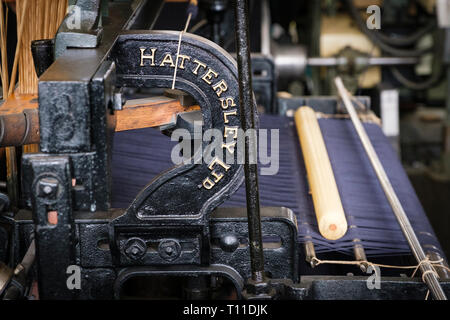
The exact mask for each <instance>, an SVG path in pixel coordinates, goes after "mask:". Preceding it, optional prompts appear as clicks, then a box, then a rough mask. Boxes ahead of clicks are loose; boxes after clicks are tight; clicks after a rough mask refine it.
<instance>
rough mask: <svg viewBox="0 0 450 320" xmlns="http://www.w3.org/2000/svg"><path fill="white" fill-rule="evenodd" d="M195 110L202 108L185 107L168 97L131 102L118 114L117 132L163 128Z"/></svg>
mask: <svg viewBox="0 0 450 320" xmlns="http://www.w3.org/2000/svg"><path fill="white" fill-rule="evenodd" d="M194 110H200V107H199V106H197V105H194V106H190V107H183V106H182V105H181V104H180V102H179V101H178V100H175V99H171V98H166V97H153V98H148V99H136V100H129V101H128V102H127V103H126V104H125V105H124V107H123V109H122V110H119V111H117V112H116V117H117V118H116V131H126V130H134V129H142V128H149V127H157V126H161V125H164V124H168V123H170V122H172V121H174V120H175V116H176V114H178V113H181V112H189V111H194Z"/></svg>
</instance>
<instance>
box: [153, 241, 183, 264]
mask: <svg viewBox="0 0 450 320" xmlns="http://www.w3.org/2000/svg"><path fill="white" fill-rule="evenodd" d="M158 253H159V255H160V257H161V258H163V259H164V260H166V261H173V260H175V259H176V258H178V257H179V256H180V254H181V245H180V243H179V242H178V241H177V240H173V239H165V240H162V241H161V242H160V243H159V246H158Z"/></svg>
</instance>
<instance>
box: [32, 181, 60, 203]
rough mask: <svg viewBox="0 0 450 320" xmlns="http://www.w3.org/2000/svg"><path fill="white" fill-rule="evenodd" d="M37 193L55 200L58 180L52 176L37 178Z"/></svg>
mask: <svg viewBox="0 0 450 320" xmlns="http://www.w3.org/2000/svg"><path fill="white" fill-rule="evenodd" d="M37 187H38V195H39V197H41V198H44V199H46V200H55V199H56V198H57V196H58V191H59V182H58V180H57V179H56V178H53V177H44V178H42V179H40V180H39V182H38V184H37Z"/></svg>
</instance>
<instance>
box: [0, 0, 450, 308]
mask: <svg viewBox="0 0 450 320" xmlns="http://www.w3.org/2000/svg"><path fill="white" fill-rule="evenodd" d="M100 2H101V1H95V0H78V2H77V6H79V7H80V8H82V10H85V11H86V12H89V14H86V15H85V16H83V19H82V23H81V26H80V28H79V29H75V30H73V29H70V28H69V29H68V28H67V27H66V25H65V23H64V21H67V20H69V19H71V13H69V15H68V16H67V17H66V18H65V20H64V21H63V23H62V24H61V27H60V28H59V30H58V32H57V34H56V36H55V39H54V40H52V41H43V42H40V43H35V46H36V48H35V49H34V50H36V56H35V61H34V63H35V64H36V69H37V70H40V71H38V72H39V73H41V74H39V76H40V78H39V95H38V100H37V101H36V99H35V100H32V99H30V100H29V101H27V103H28V104H27V106H28V107H27V109H24V111H23V112H19V113H15V114H14V115H13V116H15V117H17V118H15V119H16V120H15V121H18V122H17V123H21V124H23V126H24V128H25V129H23V131H19V132H21V134H19V136H20V137H17V135H18V134H16V135H14V134H12V133H10V132H13V131H12V130H17V129H15V128H13V127H12V126H8V122H7V121H8V119H12V118H6V116H5V117H4V118H2V117H0V119H1V120H2V122H1V123H0V128H1V129H2V130H3V131H0V132H1V134H0V145H1V146H19V145H23V144H29V143H39V144H40V151H39V152H37V153H27V154H23V155H22V159H21V172H20V173H21V205H19V208H17V210H13V208H10V207H8V203H7V202H8V198H7V197H6V196H4V195H3V194H2V198H1V201H2V202H1V203H0V204H2V206H0V208H1V216H0V244H1V246H0V261H2V264H1V265H0V294H1V295H2V297H3V298H5V299H22V298H25V297H29V296H30V295H31V294H32V287H33V286H35V285H37V288H38V292H39V298H40V299H129V298H149V299H153V298H181V299H184V298H187V299H214V298H220V299H224V298H225V299H235V298H246V299H261V298H264V299H299V300H303V299H425V297H426V296H428V295H429V293H427V292H428V291H430V292H431V295H432V297H433V298H436V299H445V296H446V295H448V294H449V293H450V282H449V281H448V279H449V276H450V272H449V271H448V265H447V260H446V257H445V254H444V253H443V251H442V249H441V246H440V244H439V241H438V240H437V237H436V236H435V234H434V231H433V228H432V227H431V225H430V223H429V221H428V219H427V217H426V214H425V212H424V210H423V209H422V206H421V204H420V202H419V200H418V198H417V195H416V194H415V191H414V189H413V187H412V185H411V183H410V182H409V180H408V177H407V175H406V173H405V171H404V169H403V168H402V165H401V163H400V161H399V159H398V156H397V154H396V152H395V151H394V149H393V148H392V146H391V144H390V141H389V140H388V139H387V137H386V136H385V135H384V134H383V132H382V130H381V127H380V124H379V120H378V118H376V116H375V115H374V114H373V113H372V112H371V111H370V99H369V98H367V97H363V96H356V97H351V96H350V95H349V94H348V92H346V91H345V90H343V89H342V88H340V87H339V81H338V80H337V84H336V85H337V87H338V89H341V90H339V96H336V97H335V96H332V97H314V96H310V97H277V96H276V95H273V94H272V93H273V92H274V90H275V89H276V81H275V77H274V65H273V61H272V60H271V59H269V58H268V57H265V56H264V55H253V54H252V55H250V44H249V40H248V16H249V14H248V7H247V1H241V0H238V1H236V4H233V5H234V6H235V21H236V30H235V32H236V46H237V53H235V54H234V55H235V57H236V59H237V63H236V60H235V58H233V56H232V55H231V54H229V53H228V52H226V51H225V50H223V49H222V48H221V47H219V46H218V45H217V44H215V43H213V42H211V41H209V40H207V39H205V38H203V37H201V36H198V35H195V34H191V33H188V32H185V31H158V30H154V29H153V27H154V25H155V23H154V21H156V20H157V17H158V14H159V13H160V9H161V7H162V3H163V1H149V0H141V1H134V2H133V3H131V2H127V1H120V2H118V1H113V2H110V3H109V4H108V8H107V12H108V14H107V15H104V16H103V17H102V19H101V20H102V23H101V24H99V20H100V15H101V14H102V11H101V6H100ZM52 53H53V54H54V58H53V59H50V61H48V59H47V60H46V59H43V58H42V57H44V56H45V57H48V56H51V55H52ZM39 57H41V58H42V59H39ZM250 57H251V59H250ZM251 68H252V69H251ZM261 70H264V72H261ZM174 72H175V74H174ZM252 76H253V82H254V87H257V90H256V91H258V92H259V93H261V92H262V93H265V95H261V94H259V95H257V98H258V101H254V95H253V92H252ZM341 84H342V83H341ZM221 98H225V99H230V100H225V101H227V103H230V109H228V107H229V106H227V107H226V108H224V105H223V103H224V102H223V101H224V100H223V99H221ZM230 101H232V103H231V102H230ZM256 102H258V104H264V103H266V105H265V106H264V109H263V110H260V111H259V112H258V111H257V103H256ZM30 105H31V107H30ZM303 106H308V107H309V108H308V109H307V110H308V111H304V112H305V113H308V112H309V113H308V114H309V116H312V117H314V119H316V118H317V124H318V127H317V128H319V129H320V130H319V131H320V133H321V136H322V137H323V143H324V146H325V148H326V153H327V155H328V157H329V162H330V165H331V169H332V173H333V176H334V179H335V182H336V186H337V191H338V195H339V199H340V201H341V203H342V209H343V215H344V218H345V219H346V227H345V229H346V230H345V231H344V233H345V234H343V235H340V236H339V237H337V239H334V240H330V239H327V238H325V237H324V234H323V232H321V230H319V229H320V228H321V227H320V226H319V223H318V213H317V210H318V208H317V206H318V205H317V203H318V202H315V201H316V199H314V200H313V198H312V195H311V194H312V192H313V190H314V188H316V187H318V188H321V187H322V186H320V182H321V181H322V182H323V181H325V180H319V186H317V185H316V186H314V185H313V184H312V179H311V176H310V174H311V172H310V171H309V170H310V167H309V166H308V168H307V165H305V159H307V157H308V152H310V151H308V150H307V147H306V146H305V144H304V142H303V141H304V140H302V138H301V137H300V132H301V130H302V128H304V127H302V125H301V120H298V119H297V118H299V119H300V117H301V116H300V115H299V116H298V115H297V113H298V112H299V111H300V110H301V109H302V108H300V107H303ZM299 108H300V109H299ZM303 110H306V109H303ZM355 110H357V112H356V111H355ZM23 115H25V116H23ZM224 115H225V116H224ZM11 117H12V116H11ZM33 117H35V118H33ZM36 117H38V119H39V121H38V123H36V121H31V120H30V119H36ZM5 119H6V121H5ZM195 120H200V121H201V123H202V130H203V131H205V130H206V129H211V128H214V129H218V130H219V131H220V132H222V133H224V132H225V134H226V132H227V130H230V129H229V128H230V127H234V128H242V129H244V130H246V129H258V128H259V129H267V130H268V139H267V141H268V142H269V143H268V150H270V151H271V152H272V154H271V155H270V156H271V157H272V160H273V157H274V156H275V154H276V153H278V154H279V164H278V166H279V170H278V171H277V173H276V174H274V175H258V172H259V170H260V169H261V167H264V166H267V163H264V161H263V163H260V164H248V163H245V164H239V163H237V162H235V163H233V164H224V163H220V161H219V160H217V159H214V160H213V162H211V163H194V164H191V163H189V164H181V165H177V166H173V164H172V160H171V152H172V150H173V147H174V146H175V144H176V143H177V142H178V141H171V139H170V137H169V136H170V135H171V133H172V131H173V130H175V129H177V128H184V129H186V130H188V131H189V132H191V133H192V132H193V131H194V130H195V125H196V124H195ZM19 121H23V122H19ZM146 121H147V122H146ZM359 121H360V122H359ZM361 122H362V123H363V125H362V126H361V128H363V129H358V123H361ZM9 123H12V122H9ZM309 123H310V122H308V124H309ZM19 127H20V126H19ZM317 128H316V130H317ZM8 130H10V131H8ZM35 130H38V131H39V134H38V135H37V136H36V135H35V134H33V132H35ZM271 130H279V131H277V132H278V137H279V139H278V140H276V139H275V140H273V139H271V135H273V134H274V132H275V131H271ZM311 130H312V129H311ZM361 130H363V131H364V132H366V133H367V135H368V137H369V140H370V144H371V145H372V146H373V148H374V150H375V153H376V155H377V156H378V157H379V161H380V163H381V165H382V168H383V170H384V171H385V173H386V175H387V177H388V180H389V182H390V183H391V184H392V187H393V190H394V191H395V194H396V196H397V197H398V200H399V202H400V204H401V206H400V207H401V209H402V210H404V212H405V213H406V215H405V216H406V218H407V221H408V223H410V225H411V227H412V228H409V229H408V228H406V229H405V226H404V225H402V223H399V221H403V220H401V219H402V217H403V216H401V215H400V220H399V215H397V213H398V207H395V206H393V205H392V203H391V202H390V199H391V198H389V195H387V194H388V192H387V191H386V189H385V185H384V184H383V183H382V182H380V181H381V180H382V179H381V180H380V177H379V171H377V170H376V168H377V166H376V165H375V164H374V160H373V157H372V156H371V155H370V153H368V151H367V147H366V145H365V144H364V143H363V141H364V139H363V138H361ZM307 131H308V130H307ZM300 140H301V141H302V143H300ZM247 141H248V140H247ZM273 141H277V142H278V141H279V144H278V145H272V143H273ZM207 142H208V141H202V142H200V143H201V144H203V146H206V145H207ZM315 146H316V145H315V144H313V146H312V147H315ZM248 149H249V146H248V145H246V149H245V151H246V152H248ZM227 150H228V149H224V153H226V152H227ZM228 151H229V150H228ZM232 156H233V157H235V158H234V159H236V157H237V155H236V154H232ZM246 156H248V153H246ZM271 164H273V163H271ZM307 169H308V170H307ZM208 179H209V180H208ZM205 181H209V182H205ZM244 181H245V183H244ZM385 183H386V182H385ZM326 200H327V199H325V202H326ZM328 200H329V199H328ZM322 201H324V199H322ZM330 201H331V200H330ZM337 227H339V226H336V225H335V224H331V225H330V230H331V231H334V230H335V229H336V228H337ZM405 230H406V231H405ZM411 233H412V234H413V237H412V238H413V239H412V240H411V238H410V236H411ZM414 237H417V241H416V242H415V238H414ZM418 252H419V254H417V253H418ZM420 254H425V255H426V257H425V256H423V257H422V256H421V255H420ZM73 266H76V267H78V268H79V269H80V272H81V283H80V286H79V287H76V288H73V287H70V286H68V285H67V278H68V273H67V270H69V269H68V268H69V267H73ZM375 267H377V268H380V270H381V271H380V272H379V271H376V270H375ZM419 269H420V271H418V270H419ZM374 272H375V275H376V276H379V281H380V286H379V288H370V285H368V278H369V277H370V276H372V275H373V274H374ZM379 273H380V274H379Z"/></svg>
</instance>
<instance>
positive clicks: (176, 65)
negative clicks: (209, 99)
mask: <svg viewBox="0 0 450 320" xmlns="http://www.w3.org/2000/svg"><path fill="white" fill-rule="evenodd" d="M191 16H192V13H189V15H188V17H187V20H186V25H185V27H184V30H182V31H180V37H179V39H178V48H177V58H176V59H175V70H174V72H173V81H172V90H173V89H175V81H176V79H177V70H178V57H179V56H180V48H181V39H182V37H183V33H185V32H186V31H187V28H188V27H189V22H190V21H191Z"/></svg>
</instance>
